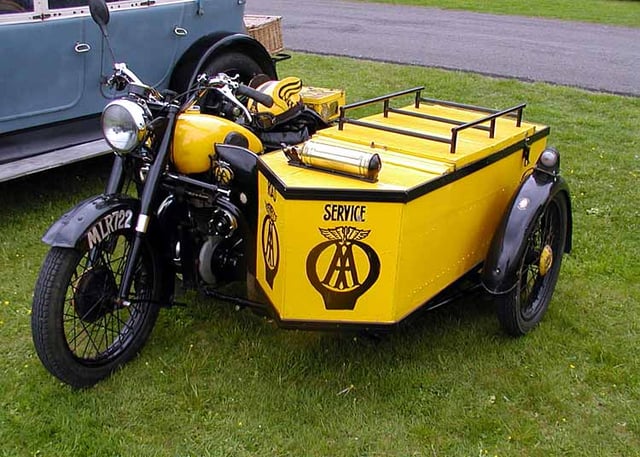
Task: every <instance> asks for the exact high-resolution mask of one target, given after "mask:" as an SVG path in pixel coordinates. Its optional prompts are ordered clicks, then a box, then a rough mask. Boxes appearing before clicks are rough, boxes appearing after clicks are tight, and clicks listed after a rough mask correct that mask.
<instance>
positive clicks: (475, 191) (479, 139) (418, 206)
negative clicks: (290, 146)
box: [256, 107, 546, 324]
mask: <svg viewBox="0 0 640 457" xmlns="http://www.w3.org/2000/svg"><path fill="white" fill-rule="evenodd" d="M438 108H439V109H443V108H442V107H438ZM457 111H462V110H457ZM441 114H444V113H441ZM471 116H474V114H473V113H468V112H462V113H460V119H461V120H462V121H465V122H466V121H467V118H468V117H471ZM369 120H370V121H371V118H370V119H369ZM374 121H376V122H377V121H378V120H377V119H374ZM385 122H386V120H385ZM506 122H507V124H505V125H501V124H500V125H498V130H497V131H498V135H497V138H495V139H490V138H488V135H487V134H486V132H482V131H476V132H470V133H469V135H468V137H469V138H468V140H467V141H466V143H463V145H462V146H461V149H460V153H459V154H455V156H454V157H453V158H452V157H451V156H452V155H451V154H449V152H448V150H447V151H446V152H442V151H435V152H433V151H431V150H429V152H428V153H423V152H420V151H419V150H418V149H412V150H409V149H411V148H410V147H409V146H411V147H413V144H412V143H411V144H410V142H408V140H405V139H404V137H401V139H397V137H400V136H399V135H397V134H389V135H391V136H390V137H389V138H394V139H395V140H394V141H396V144H395V146H394V147H393V148H392V147H390V146H388V145H387V146H386V147H382V146H381V145H380V144H375V145H374V147H373V148H372V147H371V145H370V144H367V143H366V142H365V140H364V139H365V135H364V133H363V134H362V136H360V137H358V136H357V135H356V136H355V137H354V138H356V137H357V139H358V141H356V142H355V143H356V146H355V147H360V148H364V149H365V150H368V151H369V150H373V151H375V152H377V153H378V154H379V155H380V156H381V158H382V163H383V165H382V170H381V171H380V174H379V179H378V181H377V182H375V183H371V182H367V181H363V180H359V179H355V178H352V177H345V176H341V175H335V174H331V173H328V172H323V171H318V170H314V169H309V168H302V167H295V166H291V165H289V164H288V163H287V160H286V158H285V157H284V154H283V153H282V152H279V151H278V152H274V153H270V154H265V155H263V156H261V167H262V168H261V171H260V173H259V196H260V197H259V200H260V203H259V219H258V224H259V227H258V237H257V266H256V277H257V280H258V283H259V284H260V286H261V288H262V289H263V290H264V291H265V292H266V294H267V296H268V298H269V300H270V302H271V303H272V304H273V305H274V306H275V308H276V310H277V312H278V314H279V316H280V318H281V319H283V320H285V321H289V322H296V321H300V322H302V321H304V322H331V323H360V324H362V323H394V322H398V321H400V320H401V319H403V318H404V317H406V316H407V315H408V314H410V313H411V312H413V311H415V310H416V309H417V308H418V307H420V306H421V305H423V304H424V303H425V302H427V301H428V300H430V299H432V298H433V297H434V296H435V295H437V294H438V293H439V292H440V291H442V290H443V289H444V288H446V287H447V286H448V285H450V284H451V283H452V282H454V281H456V280H457V279H459V278H460V277H461V276H462V275H463V274H465V273H467V272H468V271H470V270H471V269H473V268H474V267H476V266H477V265H479V264H480V263H481V262H482V261H483V260H484V258H485V257H486V254H487V250H488V247H489V244H490V242H491V238H492V237H493V234H494V232H495V230H496V227H497V226H498V224H499V222H500V220H501V218H502V217H503V214H504V211H505V209H506V206H507V204H508V202H509V200H510V199H511V197H512V195H513V193H514V191H515V189H516V188H517V186H518V185H519V184H520V182H521V179H522V177H523V176H524V174H525V173H527V171H528V169H530V168H531V167H532V166H533V164H534V163H535V162H536V160H537V158H538V157H539V155H540V154H541V152H542V150H543V149H544V147H545V144H546V136H545V134H546V132H543V134H542V135H541V136H539V138H538V139H537V140H536V142H535V143H534V144H532V145H531V150H530V162H529V163H528V164H525V163H524V160H523V154H522V150H520V151H513V152H512V153H510V154H508V155H504V154H503V152H504V150H505V149H506V148H508V147H511V146H513V145H515V144H520V145H522V144H524V143H523V142H522V140H524V139H525V138H526V137H529V136H530V134H532V133H533V132H534V131H536V130H538V129H542V128H543V127H542V126H534V125H533V124H526V125H524V124H523V126H522V127H515V125H514V122H513V120H511V119H509V120H507V121H506ZM407 125H409V124H408V123H403V124H402V127H403V128H407ZM351 127H354V126H346V128H351ZM327 131H329V133H327ZM366 131H367V134H368V136H369V137H371V136H372V135H371V132H372V131H371V129H367V130H366ZM345 132H347V133H346V134H345ZM349 132H353V130H345V131H342V132H339V131H338V130H335V129H328V130H325V131H323V132H321V134H319V135H316V136H314V141H320V142H326V143H329V144H331V145H334V146H338V147H339V146H340V145H344V146H345V147H347V146H348V147H349V148H354V143H353V142H350V140H352V139H353V138H352V137H350V136H349V135H350V133H349ZM500 132H502V133H500ZM430 133H431V132H430ZM465 133H466V132H465ZM500 135H502V136H500ZM345 138H346V140H345ZM376 141H377V140H376ZM417 141H419V142H420V145H421V147H424V144H425V142H424V140H417ZM427 144H431V142H427ZM474 144H475V146H474ZM357 145H359V146H357ZM396 146H397V147H396ZM445 146H446V145H445ZM484 159H487V160H486V161H483V160H484ZM461 164H464V165H466V167H460V165H461ZM476 166H477V169H476ZM262 170H264V171H262ZM471 170H474V171H471ZM447 175H451V176H447ZM270 179H271V180H272V182H269V180H270ZM425 185H426V187H424V186H425ZM420 186H423V187H420ZM416 188H418V189H422V190H421V191H420V192H412V191H414V190H416ZM277 189H279V190H277ZM385 191H394V192H395V193H394V195H399V196H404V200H405V201H406V203H403V202H398V203H396V202H385V201H382V200H384V199H385V198H386V196H387V195H388V194H386V193H385ZM332 192H333V193H334V195H339V196H343V195H344V196H346V197H340V198H347V199H348V200H354V201H342V200H339V199H337V200H332V199H331V197H330V195H332ZM305 193H306V194H305ZM287 195H289V198H288V199H287ZM305 195H308V198H306V199H305V198H304V196H305ZM320 195H327V196H328V197H327V198H326V199H322V200H320V199H318V198H319V196H320ZM294 196H295V199H294V198H293V197H294ZM336 198H338V197H336Z"/></svg>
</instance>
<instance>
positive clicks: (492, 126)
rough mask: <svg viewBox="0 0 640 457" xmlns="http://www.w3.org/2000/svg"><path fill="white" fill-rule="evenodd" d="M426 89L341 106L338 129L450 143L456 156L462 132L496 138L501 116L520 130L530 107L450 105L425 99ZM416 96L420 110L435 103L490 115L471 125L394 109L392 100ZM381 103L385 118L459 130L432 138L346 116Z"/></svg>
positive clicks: (470, 123)
mask: <svg viewBox="0 0 640 457" xmlns="http://www.w3.org/2000/svg"><path fill="white" fill-rule="evenodd" d="M423 90H424V86H422V87H414V88H412V89H407V90H403V91H400V92H394V93H392V94H388V95H382V96H380V97H376V98H372V99H369V100H363V101H361V102H356V103H350V104H348V105H344V106H341V107H340V117H339V118H338V130H342V129H343V128H344V124H353V125H359V126H361V127H368V128H372V129H377V130H383V131H385V132H390V133H397V134H400V135H407V136H412V137H415V138H422V139H424V140H430V141H437V142H439V143H446V144H449V145H450V146H451V148H450V149H449V152H450V153H451V154H455V153H456V146H457V144H458V132H460V131H462V130H465V129H467V128H474V129H478V130H482V131H485V132H489V138H495V132H496V119H497V118H499V117H501V116H507V115H509V116H510V117H511V116H513V117H515V121H516V127H520V126H521V125H522V112H523V111H524V107H525V106H527V104H526V103H521V104H520V105H516V106H514V107H512V108H508V109H505V110H501V111H498V110H493V109H490V108H483V107H481V106H474V105H465V104H463V103H455V102H450V101H446V100H437V99H433V98H425V97H422V96H421V94H422V91H423ZM412 93H415V102H414V105H415V107H416V108H420V103H421V102H424V103H432V104H436V105H441V106H450V107H453V108H462V109H465V110H468V111H475V112H478V113H483V114H487V113H488V115H486V116H483V117H481V118H479V119H476V120H475V121H471V122H462V121H458V120H456V119H449V118H445V117H439V116H432V115H429V114H424V113H416V112H413V111H406V110H403V109H398V108H393V107H391V106H390V101H391V99H393V98H396V97H400V96H402V95H408V94H412ZM378 102H383V104H384V111H383V113H384V117H389V113H396V114H402V115H406V116H412V117H417V118H420V119H428V120H431V121H436V122H443V123H446V124H452V125H454V126H455V127H452V128H451V137H450V138H446V137H443V136H436V135H429V134H427V133H418V132H414V131H411V130H404V129H399V128H395V127H387V126H384V125H379V124H374V123H371V122H366V121H361V120H358V119H352V118H349V117H346V116H345V113H346V112H347V110H350V109H354V108H360V107H362V106H366V105H371V104H373V103H378ZM486 122H489V126H486V125H481V124H484V123H486Z"/></svg>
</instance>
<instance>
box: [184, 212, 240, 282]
mask: <svg viewBox="0 0 640 457" xmlns="http://www.w3.org/2000/svg"><path fill="white" fill-rule="evenodd" d="M193 213H195V214H192V215H193V216H194V217H195V219H196V221H197V225H198V227H199V229H200V230H199V231H200V233H203V234H205V236H204V238H203V242H202V245H201V246H200V249H199V253H198V274H199V276H200V279H201V280H202V281H203V282H204V283H205V284H208V285H219V284H221V283H226V282H231V281H235V280H239V279H243V277H244V273H245V256H244V240H243V238H242V236H240V230H238V219H237V217H236V216H235V215H234V214H233V213H232V212H231V211H229V210H228V209H226V208H221V207H218V208H216V209H213V210H212V209H211V208H206V209H205V208H201V209H198V210H195V211H193Z"/></svg>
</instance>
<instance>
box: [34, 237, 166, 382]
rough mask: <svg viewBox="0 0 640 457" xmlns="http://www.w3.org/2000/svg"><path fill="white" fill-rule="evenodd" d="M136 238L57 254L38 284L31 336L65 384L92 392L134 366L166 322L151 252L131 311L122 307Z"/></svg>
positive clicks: (142, 261)
mask: <svg viewBox="0 0 640 457" xmlns="http://www.w3.org/2000/svg"><path fill="white" fill-rule="evenodd" d="M133 236H134V235H133V232H132V231H131V230H129V231H120V232H114V233H112V234H111V235H109V236H108V237H106V238H105V239H104V240H102V241H101V242H100V243H98V244H97V245H96V246H94V247H93V248H92V249H89V248H88V247H86V248H81V249H71V248H58V247H54V248H52V249H51V250H50V251H49V253H48V255H47V256H46V258H45V261H44V264H43V265H42V269H41V270H40V275H39V277H38V280H37V282H36V286H35V291H34V299H33V307H32V314H31V329H32V335H33V342H34V345H35V348H36V352H37V353H38V356H39V357H40V360H41V361H42V363H43V365H44V366H45V368H47V370H49V372H51V374H53V375H54V376H56V377H57V378H58V379H60V380H61V381H63V382H65V383H67V384H69V385H71V386H73V387H76V388H83V387H89V386H92V385H94V384H95V383H97V382H98V381H100V380H101V379H103V378H105V377H107V376H108V375H109V374H111V373H112V372H113V371H114V370H116V369H117V368H118V367H120V366H121V365H122V364H124V363H126V362H127V361H129V360H130V359H132V358H133V357H134V356H135V355H136V354H137V353H138V352H139V351H140V349H141V348H142V346H143V345H144V343H145V342H146V340H147V339H148V337H149V334H150V333H151V330H152V328H153V326H154V324H155V321H156V318H157V317H158V312H159V306H158V305H157V302H156V301H155V300H156V298H157V297H158V293H159V290H160V284H159V283H160V281H158V274H157V269H156V268H155V263H154V260H153V254H152V252H151V251H150V250H149V249H148V247H146V246H145V247H144V248H143V249H142V250H141V255H140V258H139V261H138V264H137V266H136V269H135V275H134V280H133V285H132V288H131V295H130V302H131V303H130V304H129V305H128V306H124V305H121V304H118V303H117V301H116V297H117V293H118V288H119V286H120V282H121V278H122V272H123V271H124V264H125V260H126V256H127V253H128V252H129V250H130V249H131V244H132V241H133Z"/></svg>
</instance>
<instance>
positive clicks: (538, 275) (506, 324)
mask: <svg viewBox="0 0 640 457" xmlns="http://www.w3.org/2000/svg"><path fill="white" fill-rule="evenodd" d="M566 233H567V203H566V200H565V198H564V197H563V196H562V195H559V194H558V195H555V196H554V197H552V198H551V199H550V200H549V202H548V203H547V206H546V207H545V208H544V210H543V211H542V213H541V214H540V215H539V216H538V219H537V220H536V222H535V224H534V227H533V230H532V232H531V234H530V235H529V237H528V238H527V239H526V240H525V243H526V246H525V248H524V250H523V255H522V257H521V258H520V260H519V262H520V263H519V268H518V270H517V272H516V284H515V287H514V288H513V289H512V290H511V291H509V292H508V293H506V294H504V295H501V296H499V298H498V318H499V320H500V323H501V324H502V326H503V328H504V329H505V330H506V331H507V332H508V333H510V334H511V335H514V336H521V335H524V334H526V333H527V332H529V331H530V330H531V329H532V328H534V327H535V326H536V325H538V323H539V322H540V320H541V319H542V317H543V316H544V314H545V312H546V311H547V308H548V307H549V302H550V301H551V296H552V295H553V290H554V288H555V285H556V282H557V280H558V275H559V273H560V264H561V262H562V255H563V254H564V250H565V243H566Z"/></svg>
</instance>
